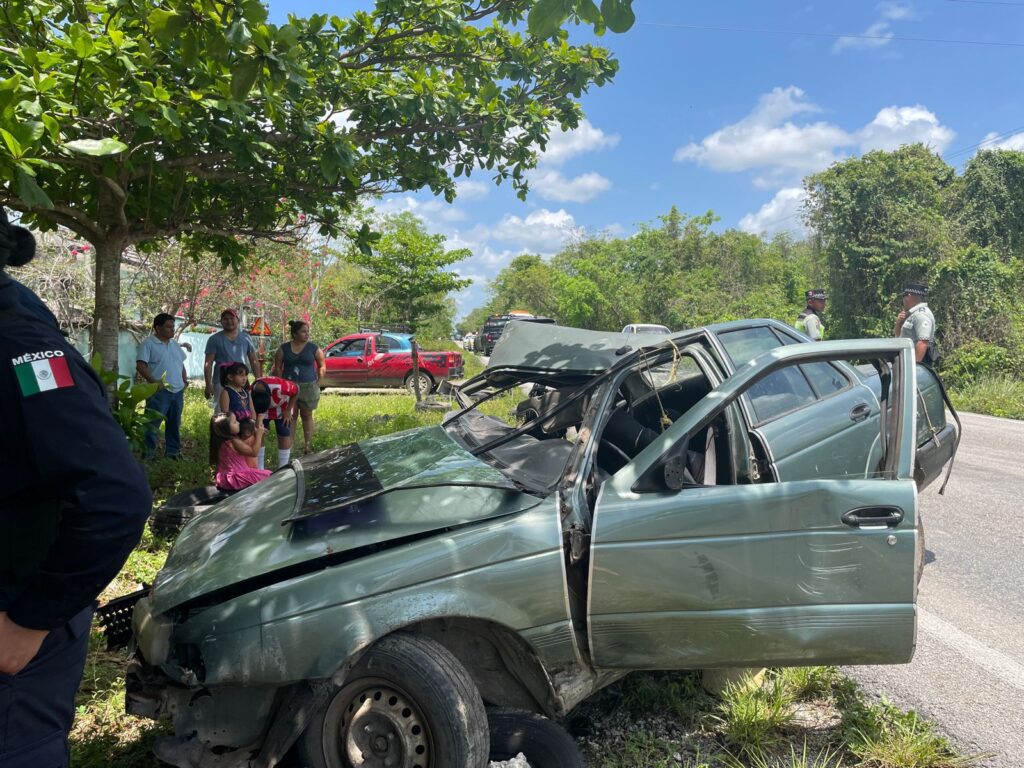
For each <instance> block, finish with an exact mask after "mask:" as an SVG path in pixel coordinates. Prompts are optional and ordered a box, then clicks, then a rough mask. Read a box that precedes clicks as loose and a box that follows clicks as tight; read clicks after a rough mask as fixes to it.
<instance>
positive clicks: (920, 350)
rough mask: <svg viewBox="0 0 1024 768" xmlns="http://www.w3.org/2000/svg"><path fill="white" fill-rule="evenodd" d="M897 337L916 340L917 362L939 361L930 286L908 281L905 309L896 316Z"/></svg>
mask: <svg viewBox="0 0 1024 768" xmlns="http://www.w3.org/2000/svg"><path fill="white" fill-rule="evenodd" d="M895 330H896V333H895V335H896V336H897V337H902V338H904V339H910V340H911V341H913V342H914V354H915V356H916V357H917V362H919V363H928V364H929V365H931V364H934V363H935V362H937V357H938V356H937V354H936V351H935V315H933V314H932V311H931V310H930V309H929V308H928V286H927V285H924V284H923V283H907V284H906V286H905V287H904V288H903V311H902V312H900V313H899V315H897V317H896V329H895Z"/></svg>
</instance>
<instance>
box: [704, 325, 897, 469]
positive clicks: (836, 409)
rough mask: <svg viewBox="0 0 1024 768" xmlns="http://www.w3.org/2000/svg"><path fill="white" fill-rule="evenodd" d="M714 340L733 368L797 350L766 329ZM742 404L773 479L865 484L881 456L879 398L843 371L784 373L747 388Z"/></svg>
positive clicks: (825, 366) (819, 368) (812, 367)
mask: <svg viewBox="0 0 1024 768" xmlns="http://www.w3.org/2000/svg"><path fill="white" fill-rule="evenodd" d="M718 340H719V341H720V342H721V344H722V345H723V347H724V348H725V350H726V352H727V353H728V355H729V357H730V359H731V361H732V363H733V366H734V367H735V368H736V369H740V368H741V367H742V366H744V365H746V364H747V363H748V362H749V361H750V360H751V359H753V358H754V357H756V356H757V355H758V354H761V353H762V352H765V351H768V350H770V349H775V348H777V347H779V346H782V345H784V344H793V343H799V342H798V339H796V338H795V337H792V336H788V335H786V334H784V333H782V332H780V331H777V330H775V329H773V328H771V327H769V326H753V327H750V328H738V329H734V330H730V331H726V332H721V333H719V334H718ZM815 343H818V342H815ZM741 403H742V405H743V408H744V411H745V413H746V415H747V418H748V419H749V420H750V422H751V425H752V426H753V428H754V430H755V436H756V439H758V440H759V442H760V443H761V445H762V446H766V447H767V457H766V460H767V461H768V462H769V463H770V464H771V470H772V471H773V472H774V474H775V476H776V477H777V478H778V479H781V480H798V479H802V478H812V477H843V476H852V477H866V476H867V475H868V474H870V473H871V472H873V471H875V468H876V465H877V462H878V458H879V456H880V450H881V449H880V446H879V445H878V414H879V403H878V398H877V397H876V396H875V394H874V392H872V391H871V388H870V387H868V386H867V385H865V384H864V383H863V381H862V379H861V378H860V377H859V376H858V375H857V374H856V372H855V371H854V370H853V369H852V368H851V367H850V366H849V365H846V364H845V363H842V362H836V361H830V362H814V363H804V364H802V365H796V366H789V367H787V368H784V369H782V370H780V371H777V372H776V373H774V374H772V375H770V376H768V377H766V378H764V379H762V380H761V381H760V382H758V383H757V384H756V385H754V386H753V387H751V388H750V391H749V392H748V393H747V394H746V395H745V396H744V397H743V398H742V399H741Z"/></svg>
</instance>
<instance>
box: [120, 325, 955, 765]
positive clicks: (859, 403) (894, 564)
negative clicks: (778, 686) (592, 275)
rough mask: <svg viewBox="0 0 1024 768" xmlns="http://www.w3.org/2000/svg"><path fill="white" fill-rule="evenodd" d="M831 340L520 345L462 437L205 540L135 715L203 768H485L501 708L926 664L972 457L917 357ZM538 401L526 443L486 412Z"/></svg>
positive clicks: (362, 455) (294, 479) (164, 603)
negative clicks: (676, 682) (490, 406)
mask: <svg viewBox="0 0 1024 768" xmlns="http://www.w3.org/2000/svg"><path fill="white" fill-rule="evenodd" d="M802 340H803V339H802V337H801V336H800V335H799V334H798V333H797V332H796V331H795V330H793V329H792V328H790V327H788V326H786V325H784V324H782V323H778V322H776V321H771V320H750V321H739V322H732V323H725V324H721V325H714V326H710V327H702V328H697V329H694V330H689V331H683V332H679V333H675V334H673V335H672V336H671V339H670V340H669V339H661V338H654V337H650V343H649V344H647V343H646V342H644V341H643V338H642V336H640V337H638V336H637V335H635V334H631V335H623V334H618V333H602V332H595V331H583V330H578V329H572V328H563V327H558V326H538V325H536V324H532V323H512V324H510V325H509V327H508V328H507V329H506V330H505V333H504V335H503V337H502V339H501V341H500V342H499V343H498V344H497V346H496V347H495V349H494V351H493V355H492V356H491V360H490V363H489V365H488V367H487V369H486V370H485V371H484V372H483V373H482V374H481V375H479V376H477V377H475V378H473V379H471V380H470V381H468V382H467V383H465V384H464V385H463V386H461V387H459V388H457V389H456V397H457V398H458V400H459V401H460V402H461V403H462V405H463V408H462V410H460V411H459V412H458V413H455V414H452V415H450V416H449V417H447V418H446V420H445V421H444V423H443V424H441V425H440V426H434V427H425V428H421V429H413V430H409V431H406V432H401V433H397V434H392V435H387V436H384V437H377V438H372V439H369V440H364V441H362V442H359V443H356V444H351V445H345V446H340V447H337V448H334V449H332V450H329V451H326V452H324V453H321V454H317V455H312V456H304V457H300V458H298V459H294V460H293V461H292V465H291V466H290V467H287V468H284V469H281V470H278V471H277V472H275V473H274V474H273V475H272V476H271V477H270V478H268V479H267V480H265V481H263V482H261V483H259V484H257V485H255V486H252V487H251V488H248V489H246V490H244V491H241V492H239V493H237V494H235V495H233V496H231V497H230V498H228V499H227V500H225V501H221V502H219V503H217V504H215V505H214V506H212V507H210V508H209V509H208V510H206V511H205V512H203V513H202V514H200V515H197V516H196V517H195V518H194V519H193V520H192V521H191V522H190V523H188V525H187V526H186V527H185V529H184V531H183V532H182V534H181V536H180V538H179V539H178V540H177V542H176V543H175V545H174V547H173V549H172V550H171V552H170V555H169V556H168V558H167V562H166V564H165V565H164V567H163V569H162V570H161V571H160V572H159V574H158V575H157V577H156V580H155V583H154V585H153V587H152V590H151V592H150V593H149V594H148V595H147V596H145V597H143V598H142V599H140V600H139V601H138V602H137V603H136V605H135V608H134V617H133V632H134V638H135V643H136V647H137V651H136V654H135V656H134V658H133V660H132V662H131V664H130V666H129V670H128V679H127V709H128V711H129V712H131V713H133V714H137V715H143V716H147V717H152V718H158V717H168V718H170V719H171V720H172V723H173V728H174V733H175V736H174V737H172V738H171V740H170V741H168V742H164V744H163V746H162V749H163V750H164V754H163V755H162V756H164V757H165V759H166V756H167V755H171V756H172V757H173V756H174V755H175V754H181V755H184V754H188V755H191V757H190V759H192V760H193V761H194V762H195V764H199V759H200V757H202V756H204V755H211V757H210V758H209V759H210V761H211V763H212V762H213V761H214V760H216V761H217V764H218V765H243V764H246V765H247V764H248V763H247V762H245V761H247V760H248V759H249V758H250V756H251V755H253V754H256V753H257V752H258V753H259V754H260V755H261V756H264V755H266V756H269V757H268V759H267V760H265V761H264V762H263V763H262V764H264V765H271V764H272V763H273V759H275V757H276V756H280V755H283V754H284V753H285V752H286V751H287V750H288V749H289V748H290V747H291V746H292V745H293V743H294V744H295V745H296V747H297V749H298V752H299V753H300V755H299V756H300V759H301V763H302V764H303V765H306V766H319V767H322V766H352V765H357V764H363V763H362V762H360V761H361V760H362V759H363V757H361V756H365V755H367V754H372V755H373V758H374V759H375V760H377V761H378V762H377V763H374V764H380V765H394V766H398V767H399V768H413V766H469V768H481V766H483V765H485V763H486V759H487V746H486V745H487V739H488V725H487V719H486V709H485V705H486V706H488V707H503V708H504V707H511V708H515V709H518V710H529V711H532V712H536V713H541V714H544V715H548V716H562V715H565V714H566V713H568V712H569V711H570V710H572V709H573V707H575V706H576V705H577V704H578V703H579V702H581V701H582V700H584V699H586V698H587V697H588V696H590V695H592V694H593V693H595V692H596V691H598V690H600V689H601V688H603V687H604V686H606V685H608V684H609V683H611V682H612V681H614V680H616V679H618V678H620V677H621V676H623V675H624V674H626V673H627V672H629V671H630V670H639V669H663V670H669V669H695V668H708V667H719V666H760V665H811V664H885V663H902V662H907V661H909V660H910V658H911V656H912V655H913V652H914V643H915V624H916V604H915V603H916V596H917V582H918V580H919V578H920V573H921V564H922V562H923V560H922V558H923V538H922V530H921V521H920V519H919V517H918V491H919V490H920V489H921V488H923V487H925V486H926V485H928V484H929V483H930V482H932V481H933V480H934V479H935V478H936V477H938V476H939V474H940V473H941V471H942V467H943V466H944V465H946V464H947V463H948V462H949V461H950V460H951V459H952V456H953V454H954V452H955V449H956V444H957V442H958V431H957V429H956V428H955V427H954V426H953V425H952V424H947V422H946V415H945V412H944V410H943V390H942V388H941V382H940V381H939V380H938V379H937V378H936V377H935V376H934V374H932V373H931V371H929V370H928V369H926V368H923V367H919V366H917V365H916V364H915V362H914V353H913V349H912V347H911V345H910V343H909V341H907V340H906V339H866V340H856V341H849V340H847V341H830V342H828V341H827V342H820V343H816V344H807V343H800V342H801V341H802ZM853 363H857V365H864V366H867V367H866V368H864V369H861V368H859V367H857V365H854V364H853ZM528 384H532V385H534V387H535V389H534V392H536V394H534V395H532V396H530V397H529V398H528V401H527V406H528V407H527V408H524V409H520V413H529V415H528V416H525V417H524V419H523V421H522V422H517V421H516V420H515V419H512V418H510V419H502V418H499V417H497V416H493V415H485V414H484V413H483V412H482V408H484V407H486V403H493V398H494V397H495V396H497V395H499V394H501V393H503V392H504V393H511V394H513V395H517V396H520V397H521V392H522V388H523V385H528ZM916 403H922V407H921V408H920V409H918V408H917V407H916ZM947 405H948V404H947ZM495 411H496V412H498V413H507V408H503V407H499V408H496V409H495ZM951 413H953V415H954V417H955V412H953V411H951ZM915 417H916V423H915ZM214 753H215V754H216V757H215V758H214V757H213V756H212V755H213V754H214ZM352 756H355V757H352ZM178 764H183V763H178Z"/></svg>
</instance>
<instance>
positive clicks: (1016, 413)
mask: <svg viewBox="0 0 1024 768" xmlns="http://www.w3.org/2000/svg"><path fill="white" fill-rule="evenodd" d="M951 397H952V400H953V405H955V406H956V407H957V409H959V410H964V411H971V412H973V413H985V414H988V415H989V416H1000V417H1002V418H1006V419H1024V381H1021V379H1020V378H1019V377H1016V376H1011V375H1008V374H1005V373H1004V374H998V373H996V374H989V375H987V376H979V377H978V378H976V379H975V380H974V381H972V382H970V383H969V384H966V385H964V386H962V387H961V388H959V389H957V390H954V391H953V392H952V393H951Z"/></svg>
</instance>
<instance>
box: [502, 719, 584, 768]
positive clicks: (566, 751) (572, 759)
mask: <svg viewBox="0 0 1024 768" xmlns="http://www.w3.org/2000/svg"><path fill="white" fill-rule="evenodd" d="M487 725H488V726H489V727H490V729H491V754H490V759H491V760H511V759H512V758H514V757H515V756H516V755H518V754H520V753H522V754H523V756H524V757H525V758H526V762H528V763H529V764H530V768H583V755H582V754H581V753H580V748H579V747H578V746H577V745H576V741H575V740H574V739H573V737H572V736H570V735H569V734H568V733H567V732H566V730H565V729H564V728H562V726H560V725H559V724H558V723H556V722H554V721H553V720H548V719H547V718H546V717H543V716H542V715H538V714H536V713H535V712H527V711H525V710H519V709H488V710H487Z"/></svg>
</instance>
